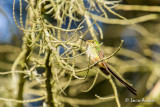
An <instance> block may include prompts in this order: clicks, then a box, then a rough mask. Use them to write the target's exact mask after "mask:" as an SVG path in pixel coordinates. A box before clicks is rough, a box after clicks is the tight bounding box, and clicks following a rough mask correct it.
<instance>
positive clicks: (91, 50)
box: [86, 40, 137, 95]
mask: <svg viewBox="0 0 160 107" xmlns="http://www.w3.org/2000/svg"><path fill="white" fill-rule="evenodd" d="M86 45H87V46H86V54H87V57H88V59H89V61H90V63H91V64H94V63H96V62H97V61H99V60H101V59H103V58H104V54H103V51H102V50H101V49H100V44H99V42H98V41H95V40H87V41H86ZM97 66H98V67H99V68H100V70H101V71H102V72H103V73H104V74H106V75H110V74H112V76H114V77H115V78H116V79H118V80H119V81H120V82H121V83H122V84H123V85H125V86H126V87H127V89H128V90H129V91H130V92H131V93H133V94H134V95H137V93H136V90H135V89H134V88H133V87H132V86H130V85H129V84H128V83H127V82H125V81H124V80H123V79H121V78H120V77H119V76H118V74H117V73H115V72H114V71H113V70H112V69H111V67H110V66H109V64H108V63H107V61H106V60H103V61H101V62H99V63H98V64H97Z"/></svg>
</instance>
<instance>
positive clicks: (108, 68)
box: [100, 61, 137, 95]
mask: <svg viewBox="0 0 160 107" xmlns="http://www.w3.org/2000/svg"><path fill="white" fill-rule="evenodd" d="M103 65H104V66H105V69H104V68H100V69H101V71H102V72H103V73H105V74H106V75H109V73H111V74H112V75H113V76H114V77H115V78H116V79H118V80H119V81H120V82H121V83H122V84H123V85H125V86H126V88H127V89H128V90H129V91H130V92H131V93H133V94H134V95H137V91H136V90H135V89H134V88H133V87H132V86H130V85H129V84H128V83H127V82H125V81H124V80H123V79H121V78H120V77H119V76H118V74H116V73H115V72H114V71H113V70H112V69H111V68H110V67H109V66H107V63H106V62H105V61H103Z"/></svg>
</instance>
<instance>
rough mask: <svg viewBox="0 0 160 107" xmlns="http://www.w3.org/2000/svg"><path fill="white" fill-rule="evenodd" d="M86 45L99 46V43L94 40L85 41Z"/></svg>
mask: <svg viewBox="0 0 160 107" xmlns="http://www.w3.org/2000/svg"><path fill="white" fill-rule="evenodd" d="M86 44H87V45H94V46H100V44H99V42H98V41H96V40H87V41H86Z"/></svg>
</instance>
